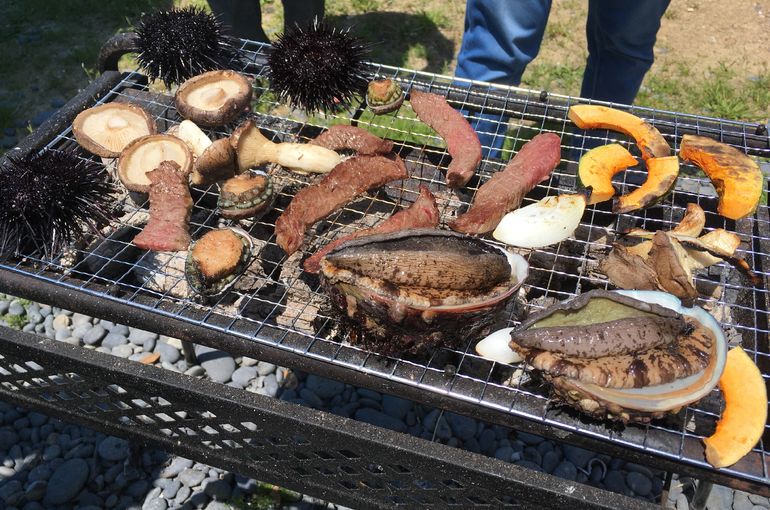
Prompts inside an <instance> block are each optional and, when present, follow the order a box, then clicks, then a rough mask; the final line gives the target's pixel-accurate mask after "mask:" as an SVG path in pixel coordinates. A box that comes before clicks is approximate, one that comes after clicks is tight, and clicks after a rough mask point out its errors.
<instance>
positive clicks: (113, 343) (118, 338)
mask: <svg viewBox="0 0 770 510" xmlns="http://www.w3.org/2000/svg"><path fill="white" fill-rule="evenodd" d="M127 343H128V339H127V338H126V337H125V336H123V335H117V334H115V333H109V334H108V335H107V336H105V337H104V340H102V347H107V348H109V349H114V348H115V347H117V346H118V345H124V344H127Z"/></svg>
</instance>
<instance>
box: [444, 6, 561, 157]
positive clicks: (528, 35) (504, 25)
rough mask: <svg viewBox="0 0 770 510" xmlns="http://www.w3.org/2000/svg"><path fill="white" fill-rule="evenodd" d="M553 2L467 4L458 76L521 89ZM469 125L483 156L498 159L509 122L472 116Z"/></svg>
mask: <svg viewBox="0 0 770 510" xmlns="http://www.w3.org/2000/svg"><path fill="white" fill-rule="evenodd" d="M550 9H551V0H467V4H466V9H465V27H464V32H463V40H462V44H461V46H460V52H459V54H458V56H457V69H456V70H455V75H456V76H458V77H460V78H468V79H473V80H482V81H488V82H492V83H499V84H503V85H518V84H519V83H521V75H522V74H523V73H524V69H525V68H526V67H527V64H529V63H530V62H531V61H532V59H534V58H535V56H536V55H537V53H538V51H539V49H540V43H541V41H542V40H543V32H544V31H545V25H546V22H547V21H548V13H549V12H550ZM474 117H475V119H472V120H471V125H472V126H473V128H474V129H475V130H476V132H477V133H478V135H479V140H480V141H481V145H482V146H483V147H484V150H483V156H484V157H499V152H500V151H499V150H500V148H501V147H502V146H503V141H504V135H505V129H506V125H507V123H508V117H504V116H502V115H501V114H494V113H490V114H474Z"/></svg>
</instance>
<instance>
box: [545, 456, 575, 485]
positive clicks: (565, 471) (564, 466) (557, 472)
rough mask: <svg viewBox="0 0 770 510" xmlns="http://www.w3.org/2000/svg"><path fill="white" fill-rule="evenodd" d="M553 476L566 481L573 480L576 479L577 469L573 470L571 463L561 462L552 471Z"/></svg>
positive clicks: (573, 466)
mask: <svg viewBox="0 0 770 510" xmlns="http://www.w3.org/2000/svg"><path fill="white" fill-rule="evenodd" d="M549 453H550V452H549ZM553 475H554V476H558V477H559V478H565V479H567V480H574V479H575V478H576V477H577V468H575V464H573V463H572V462H570V461H568V460H563V461H561V462H560V463H559V465H558V466H556V468H555V469H554V470H553Z"/></svg>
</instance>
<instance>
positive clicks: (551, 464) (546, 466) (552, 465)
mask: <svg viewBox="0 0 770 510" xmlns="http://www.w3.org/2000/svg"><path fill="white" fill-rule="evenodd" d="M559 457H560V455H559V454H558V453H557V452H555V451H554V450H551V451H550V452H545V454H544V455H543V463H542V464H541V466H542V467H543V471H545V472H546V473H552V472H553V470H554V469H556V466H558V465H559V460H560V459H559ZM573 466H574V464H573Z"/></svg>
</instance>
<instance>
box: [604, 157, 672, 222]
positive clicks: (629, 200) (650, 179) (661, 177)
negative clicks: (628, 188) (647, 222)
mask: <svg viewBox="0 0 770 510" xmlns="http://www.w3.org/2000/svg"><path fill="white" fill-rule="evenodd" d="M645 163H646V164H647V180H645V181H644V184H642V185H641V186H639V187H638V188H637V189H635V190H634V191H632V192H631V193H628V194H626V195H622V196H620V197H618V198H617V200H616V201H615V203H614V204H613V206H612V211H613V212H615V213H618V214H621V213H626V212H630V211H635V210H637V209H643V208H645V207H649V206H651V205H653V204H654V203H656V202H657V201H658V200H660V199H661V198H663V197H664V196H665V195H666V194H668V192H669V191H671V189H672V188H673V187H674V183H675V182H676V178H677V176H678V175H679V159H678V158H677V157H676V156H668V157H665V158H649V159H647V160H646V161H645Z"/></svg>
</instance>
